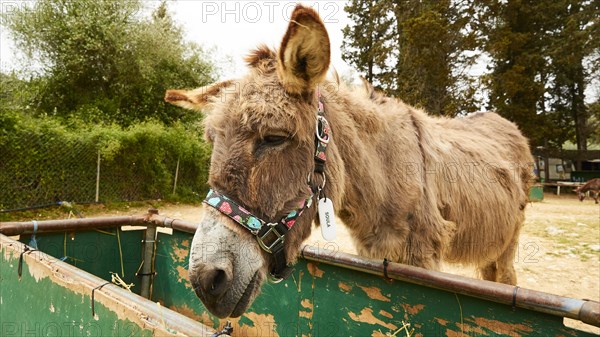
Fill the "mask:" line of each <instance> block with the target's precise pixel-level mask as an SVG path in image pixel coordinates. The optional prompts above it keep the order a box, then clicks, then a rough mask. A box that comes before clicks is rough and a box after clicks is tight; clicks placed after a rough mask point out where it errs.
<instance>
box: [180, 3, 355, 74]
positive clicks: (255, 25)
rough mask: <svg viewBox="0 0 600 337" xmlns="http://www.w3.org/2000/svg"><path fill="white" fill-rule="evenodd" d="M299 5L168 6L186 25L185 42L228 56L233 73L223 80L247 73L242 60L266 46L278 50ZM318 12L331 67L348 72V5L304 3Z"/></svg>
mask: <svg viewBox="0 0 600 337" xmlns="http://www.w3.org/2000/svg"><path fill="white" fill-rule="evenodd" d="M296 3H297V1H190V0H188V1H176V2H171V3H169V7H170V9H171V11H172V13H173V16H174V17H175V20H176V21H177V22H179V23H180V24H181V25H183V27H184V29H185V31H186V38H187V39H188V40H191V41H196V42H198V43H200V44H201V45H202V46H205V47H216V48H217V55H218V56H219V57H227V56H229V57H230V58H231V60H232V61H233V62H232V63H233V69H231V68H226V69H223V77H226V78H229V77H237V76H239V75H241V74H244V73H245V66H244V63H243V61H242V58H243V57H244V56H245V55H246V54H248V52H249V51H250V50H251V49H253V48H254V47H256V46H257V45H259V44H260V43H265V44H267V45H268V46H270V47H273V48H277V47H279V44H280V42H281V38H282V37H283V35H284V33H285V30H286V27H287V25H288V22H289V18H290V14H291V12H292V10H293V8H294V6H295V4H296ZM302 3H304V4H305V5H308V6H310V7H312V8H314V9H315V10H317V11H318V12H319V14H320V15H321V18H322V19H323V21H324V22H325V26H326V27H327V30H328V32H329V37H330V40H331V52H332V57H331V63H332V66H333V67H335V68H336V69H337V70H338V71H339V72H340V73H343V72H346V71H348V70H349V66H348V65H347V64H346V63H345V62H344V61H342V57H341V45H342V28H343V27H344V26H346V25H347V24H348V23H349V21H348V17H347V16H346V12H344V5H345V4H346V1H302Z"/></svg>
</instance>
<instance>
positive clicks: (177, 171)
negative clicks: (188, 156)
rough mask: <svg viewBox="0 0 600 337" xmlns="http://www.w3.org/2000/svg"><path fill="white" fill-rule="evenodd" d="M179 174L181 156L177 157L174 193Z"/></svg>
mask: <svg viewBox="0 0 600 337" xmlns="http://www.w3.org/2000/svg"><path fill="white" fill-rule="evenodd" d="M178 176H179V157H177V167H176V168H175V180H174V182H173V194H175V190H176V189H177V177H178Z"/></svg>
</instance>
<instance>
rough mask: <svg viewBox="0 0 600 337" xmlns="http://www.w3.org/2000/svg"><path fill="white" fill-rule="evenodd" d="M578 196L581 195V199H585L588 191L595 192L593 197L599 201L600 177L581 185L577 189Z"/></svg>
mask: <svg viewBox="0 0 600 337" xmlns="http://www.w3.org/2000/svg"><path fill="white" fill-rule="evenodd" d="M575 192H576V193H577V196H578V197H579V201H583V199H585V195H586V193H587V192H590V194H591V193H594V195H593V196H592V198H594V201H595V202H596V203H598V196H599V195H600V178H594V179H592V180H590V181H588V182H587V183H585V184H584V185H582V186H579V187H578V188H576V189H575Z"/></svg>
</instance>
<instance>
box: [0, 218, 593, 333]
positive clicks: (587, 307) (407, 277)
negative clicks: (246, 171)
mask: <svg viewBox="0 0 600 337" xmlns="http://www.w3.org/2000/svg"><path fill="white" fill-rule="evenodd" d="M148 222H152V223H153V224H154V225H156V226H159V227H168V228H173V229H175V230H179V231H183V232H187V233H194V232H195V230H196V228H197V224H194V223H191V222H187V221H183V220H177V219H171V218H168V217H165V216H161V215H158V214H154V213H153V212H150V213H148V214H147V215H145V216H126V217H109V218H89V219H71V220H50V221H38V230H37V233H44V232H55V231H64V230H85V229H91V228H100V227H111V226H120V225H144V224H147V223H148ZM33 229H34V224H33V222H31V221H29V222H5V223H0V234H4V235H19V234H31V233H33ZM302 256H303V257H304V258H305V259H307V260H310V261H315V262H321V263H327V264H331V265H335V266H339V267H344V268H348V269H352V270H357V271H361V272H365V273H370V274H374V275H379V276H382V277H383V276H384V264H383V261H381V260H373V259H369V258H365V257H360V256H356V255H352V254H346V253H342V252H331V251H326V250H320V249H318V248H315V247H312V246H304V247H303V248H302ZM387 276H388V277H389V278H392V279H396V280H400V281H405V282H410V283H414V284H419V285H423V286H427V287H432V288H436V289H440V290H445V291H450V292H454V293H459V294H463V295H468V296H473V297H476V298H481V299H485V300H489V301H493V302H496V303H502V304H507V305H513V306H514V307H516V308H524V309H529V310H533V311H537V312H542V313H546V314H551V315H555V316H559V317H567V318H573V319H576V320H580V321H582V322H584V323H587V324H591V325H594V326H599V327H600V302H597V301H591V300H581V299H575V298H569V297H563V296H558V295H553V294H548V293H544V292H541V291H536V290H531V289H526V288H521V287H518V286H517V287H515V286H510V285H506V284H501V283H496V282H490V281H484V280H477V279H472V278H467V277H462V276H458V275H452V274H448V273H443V272H437V271H432V270H426V269H423V268H418V267H413V266H408V265H403V264H399V263H389V264H388V266H387Z"/></svg>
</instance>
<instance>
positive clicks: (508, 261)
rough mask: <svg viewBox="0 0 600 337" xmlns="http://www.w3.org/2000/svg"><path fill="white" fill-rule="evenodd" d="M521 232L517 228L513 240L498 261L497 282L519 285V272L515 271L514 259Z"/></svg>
mask: <svg viewBox="0 0 600 337" xmlns="http://www.w3.org/2000/svg"><path fill="white" fill-rule="evenodd" d="M519 232H520V230H517V231H516V233H515V235H514V236H513V238H512V240H511V242H510V243H509V244H508V246H507V247H506V249H505V250H504V252H503V253H502V254H501V255H500V257H499V258H498V260H497V261H496V267H497V278H496V280H495V281H496V282H500V283H506V284H510V285H517V273H516V271H515V266H514V260H515V253H516V251H517V247H518V244H519Z"/></svg>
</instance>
